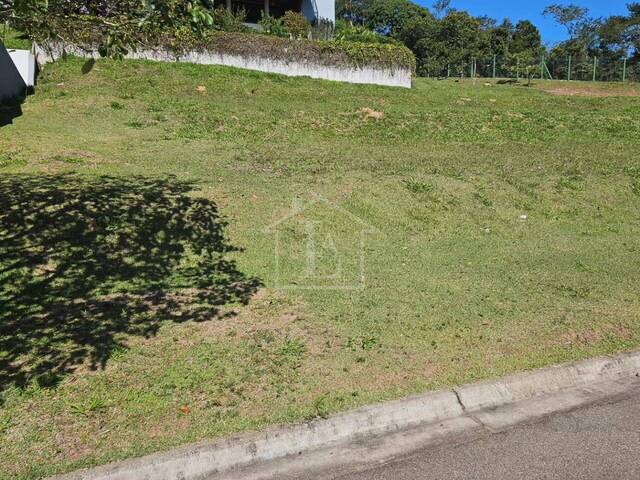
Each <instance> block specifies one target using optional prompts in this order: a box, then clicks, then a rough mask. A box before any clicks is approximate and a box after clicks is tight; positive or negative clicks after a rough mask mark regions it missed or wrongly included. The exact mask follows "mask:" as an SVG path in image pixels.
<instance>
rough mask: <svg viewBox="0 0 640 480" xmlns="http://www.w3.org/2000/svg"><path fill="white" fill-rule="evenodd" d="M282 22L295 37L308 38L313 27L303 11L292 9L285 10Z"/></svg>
mask: <svg viewBox="0 0 640 480" xmlns="http://www.w3.org/2000/svg"><path fill="white" fill-rule="evenodd" d="M282 23H283V24H284V26H285V27H286V29H287V31H288V32H289V34H290V35H291V36H292V37H293V38H306V37H307V36H308V35H309V30H310V29H311V24H310V23H309V21H308V20H307V19H306V18H305V16H304V15H303V14H302V13H300V12H293V11H291V10H289V11H287V12H285V14H284V16H283V17H282Z"/></svg>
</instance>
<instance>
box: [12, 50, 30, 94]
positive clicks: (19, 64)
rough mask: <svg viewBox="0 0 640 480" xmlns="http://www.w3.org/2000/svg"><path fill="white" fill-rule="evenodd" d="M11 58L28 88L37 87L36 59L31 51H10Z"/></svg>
mask: <svg viewBox="0 0 640 480" xmlns="http://www.w3.org/2000/svg"><path fill="white" fill-rule="evenodd" d="M8 52H9V56H10V57H11V60H13V63H14V65H15V66H16V68H17V69H18V72H19V73H20V76H21V77H22V80H24V83H25V84H26V85H27V87H33V86H34V85H35V79H36V78H35V76H36V59H35V57H34V56H33V55H32V54H31V52H30V51H29V50H15V49H9V50H8Z"/></svg>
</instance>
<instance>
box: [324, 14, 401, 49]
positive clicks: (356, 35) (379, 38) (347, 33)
mask: <svg viewBox="0 0 640 480" xmlns="http://www.w3.org/2000/svg"><path fill="white" fill-rule="evenodd" d="M334 38H335V39H336V40H347V41H349V42H363V43H394V44H397V45H401V43H400V42H399V41H397V40H395V39H393V38H391V37H386V36H383V35H380V34H378V33H376V32H374V31H373V30H369V29H368V28H365V27H362V26H360V25H353V24H352V23H351V22H348V21H347V20H344V19H338V20H337V21H336V27H335V34H334Z"/></svg>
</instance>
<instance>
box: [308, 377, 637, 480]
mask: <svg viewBox="0 0 640 480" xmlns="http://www.w3.org/2000/svg"><path fill="white" fill-rule="evenodd" d="M320 476H322V477H323V478H325V476H324V475H320ZM300 478H304V479H305V480H307V479H309V480H310V478H311V477H304V476H303V477H300ZM316 478H317V477H316ZM332 478H336V479H340V480H410V479H411V480H413V479H447V480H455V479H509V480H513V479H527V480H531V479H562V480H570V479H576V480H587V479H611V480H622V479H629V480H638V479H640V388H636V389H634V390H633V391H631V392H629V393H628V394H625V396H624V397H619V398H617V399H613V400H611V401H609V402H607V403H602V404H598V405H592V406H589V407H585V408H581V409H579V410H574V411H572V412H570V413H564V414H558V415H554V416H551V417H547V418H545V419H542V420H540V421H538V422H536V423H533V424H528V425H521V426H519V427H516V428H514V429H511V430H508V431H506V432H502V433H496V434H490V433H488V432H486V433H485V434H482V435H480V436H474V437H473V439H472V440H470V441H468V442H466V443H465V442H464V440H462V441H458V442H453V443H452V442H449V443H448V444H445V445H441V446H439V447H432V448H429V449H427V450H424V451H421V452H418V453H415V454H413V455H411V456H410V457H408V458H405V459H402V460H398V461H394V462H389V463H386V464H384V465H382V466H376V467H374V468H370V469H367V470H360V471H355V472H348V471H347V472H345V471H342V473H341V474H339V475H337V476H333V477H332Z"/></svg>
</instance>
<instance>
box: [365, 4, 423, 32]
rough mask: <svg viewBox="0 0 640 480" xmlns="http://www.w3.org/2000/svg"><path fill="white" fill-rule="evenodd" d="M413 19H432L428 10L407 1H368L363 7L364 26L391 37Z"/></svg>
mask: <svg viewBox="0 0 640 480" xmlns="http://www.w3.org/2000/svg"><path fill="white" fill-rule="evenodd" d="M414 17H419V18H427V19H433V15H431V12H429V10H427V9H426V8H423V7H420V6H419V5H416V4H415V3H412V2H411V1H409V0H368V3H367V4H365V7H364V19H365V20H364V24H365V26H367V27H368V28H370V29H372V30H374V31H377V32H379V33H382V34H383V35H390V36H392V37H395V36H396V35H398V33H399V32H400V31H401V30H403V29H404V28H405V26H406V25H407V23H408V22H409V21H410V20H412V19H413V18H414Z"/></svg>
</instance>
